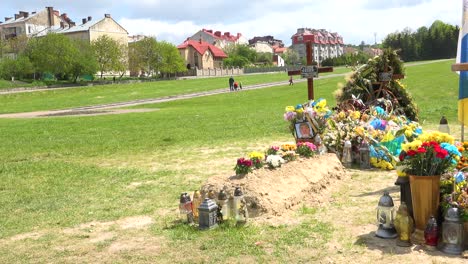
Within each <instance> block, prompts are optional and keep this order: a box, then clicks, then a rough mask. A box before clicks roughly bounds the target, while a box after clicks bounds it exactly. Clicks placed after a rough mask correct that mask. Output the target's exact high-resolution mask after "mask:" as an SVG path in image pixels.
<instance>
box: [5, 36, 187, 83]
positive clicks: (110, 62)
mask: <svg viewBox="0 0 468 264" xmlns="http://www.w3.org/2000/svg"><path fill="white" fill-rule="evenodd" d="M9 54H14V56H8V55H9ZM0 58H1V60H0V77H1V78H3V79H10V78H12V77H14V78H17V79H27V78H32V79H39V78H41V77H42V76H43V75H44V74H50V75H53V76H54V77H55V78H56V79H57V80H72V81H74V82H76V81H77V80H78V79H79V78H80V76H85V75H89V76H94V74H95V73H96V72H99V76H100V78H103V76H104V74H105V73H108V72H111V73H113V75H118V76H119V77H120V78H121V77H122V76H124V74H125V73H126V72H127V71H130V72H134V73H136V75H141V73H144V76H150V77H158V76H165V75H168V74H172V73H176V72H183V71H186V68H185V64H184V61H183V59H182V58H181V57H180V55H179V51H178V49H177V47H175V46H174V45H173V44H170V43H168V42H165V41H156V39H155V38H145V39H143V40H141V41H138V42H135V43H131V44H130V45H128V46H127V45H125V44H122V43H119V42H118V41H116V40H114V39H112V38H110V37H109V36H107V35H102V36H100V37H98V38H97V39H96V40H93V41H92V42H91V43H90V42H88V41H84V40H76V39H70V38H68V37H67V36H65V35H62V34H54V33H50V34H47V35H46V36H44V37H39V38H31V39H28V38H27V37H26V36H19V37H17V38H13V39H9V40H1V41H0Z"/></svg>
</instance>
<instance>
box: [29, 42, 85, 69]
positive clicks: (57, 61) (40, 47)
mask: <svg viewBox="0 0 468 264" xmlns="http://www.w3.org/2000/svg"><path fill="white" fill-rule="evenodd" d="M26 52H27V54H28V56H29V58H30V60H31V62H32V64H33V65H34V68H35V69H36V70H37V71H39V72H48V73H51V74H54V75H55V76H59V77H64V76H66V75H67V74H69V73H70V72H71V69H72V67H73V63H74V60H75V57H76V56H77V53H78V49H77V48H76V46H75V45H74V44H73V42H72V41H71V40H70V39H69V38H68V37H66V36H64V35H61V34H54V33H49V34H47V35H46V36H44V37H41V38H34V39H32V40H30V41H29V43H28V47H27V51H26Z"/></svg>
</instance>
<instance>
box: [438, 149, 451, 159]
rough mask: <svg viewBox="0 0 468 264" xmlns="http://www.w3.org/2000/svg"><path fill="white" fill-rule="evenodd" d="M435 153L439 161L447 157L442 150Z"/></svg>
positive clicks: (445, 152) (446, 153)
mask: <svg viewBox="0 0 468 264" xmlns="http://www.w3.org/2000/svg"><path fill="white" fill-rule="evenodd" d="M436 153H437V154H436V157H437V158H439V159H445V158H446V157H447V156H448V151H447V150H445V149H442V148H441V149H440V150H439V151H436Z"/></svg>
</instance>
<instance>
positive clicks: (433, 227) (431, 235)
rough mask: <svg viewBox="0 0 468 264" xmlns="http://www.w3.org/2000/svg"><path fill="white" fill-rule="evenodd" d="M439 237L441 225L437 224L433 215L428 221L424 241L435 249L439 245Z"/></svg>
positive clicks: (430, 247) (428, 246)
mask: <svg viewBox="0 0 468 264" xmlns="http://www.w3.org/2000/svg"><path fill="white" fill-rule="evenodd" d="M438 238H439V227H438V226H437V220H436V219H435V217H434V216H433V215H431V217H430V218H429V221H427V225H426V229H424V241H425V243H426V248H427V249H430V250H435V248H436V247H437V241H438Z"/></svg>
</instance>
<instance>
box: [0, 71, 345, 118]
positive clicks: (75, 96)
mask: <svg viewBox="0 0 468 264" xmlns="http://www.w3.org/2000/svg"><path fill="white" fill-rule="evenodd" d="M349 70H350V69H346V68H338V69H337V70H336V72H334V73H344V72H348V71H349ZM326 74H332V73H326ZM326 74H324V75H326ZM296 78H299V77H298V76H297V77H296ZM235 79H236V80H237V81H241V82H242V84H243V85H244V86H248V85H253V84H259V83H266V82H277V81H285V82H286V81H287V80H288V77H287V75H286V73H284V72H283V73H272V74H252V75H243V76H235ZM222 88H225V89H226V90H227V89H228V84H227V78H226V77H221V78H201V79H188V80H177V81H174V80H172V81H158V82H147V83H135V84H119V85H103V86H95V87H82V88H74V89H64V90H49V91H38V92H34V93H16V94H9V95H0V105H1V106H2V107H1V108H0V113H14V112H29V111H39V110H52V109H63V108H69V107H77V106H85V105H95V104H104V103H112V102H122V101H129V100H135V99H145V98H157V97H163V96H169V95H176V94H186V93H193V92H200V91H209V90H216V89H222Z"/></svg>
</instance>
